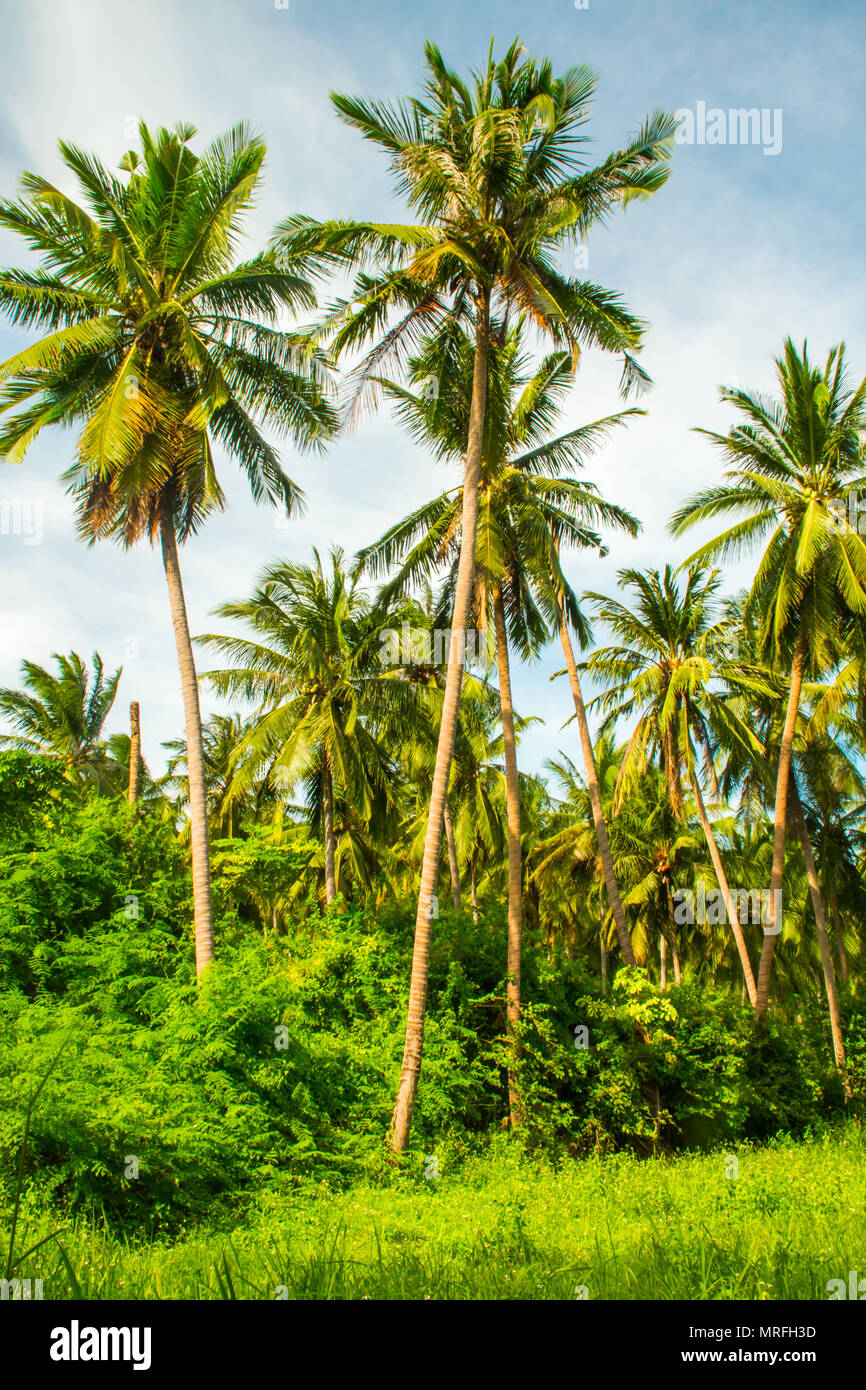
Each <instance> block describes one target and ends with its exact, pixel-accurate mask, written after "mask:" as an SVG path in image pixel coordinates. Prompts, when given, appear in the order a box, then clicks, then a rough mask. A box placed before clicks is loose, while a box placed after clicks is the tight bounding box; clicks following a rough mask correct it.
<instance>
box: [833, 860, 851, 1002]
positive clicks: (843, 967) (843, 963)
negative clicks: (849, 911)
mask: <svg viewBox="0 0 866 1390" xmlns="http://www.w3.org/2000/svg"><path fill="white" fill-rule="evenodd" d="M830 910H831V912H832V913H833V925H834V927H835V929H836V947H837V949H838V951H839V969H840V971H841V972H842V983H843V984H844V985H847V983H848V952H847V951H846V950H845V938H844V936H843V933H842V918H841V917H840V916H839V897H838V894H837V892H836V885H835V883H834V884H833V888H832V891H831V894H830Z"/></svg>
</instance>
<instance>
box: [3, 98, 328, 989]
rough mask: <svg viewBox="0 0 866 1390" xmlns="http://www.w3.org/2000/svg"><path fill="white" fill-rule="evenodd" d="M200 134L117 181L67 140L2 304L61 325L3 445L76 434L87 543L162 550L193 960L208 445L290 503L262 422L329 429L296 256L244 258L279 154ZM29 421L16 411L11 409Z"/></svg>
mask: <svg viewBox="0 0 866 1390" xmlns="http://www.w3.org/2000/svg"><path fill="white" fill-rule="evenodd" d="M194 135H195V131H194V129H193V128H192V127H191V126H177V127H175V128H174V129H173V130H165V129H162V130H159V131H157V132H155V133H151V131H149V130H148V128H147V127H146V126H145V125H144V124H142V125H140V126H139V138H140V143H141V149H140V151H139V152H136V151H129V152H128V153H127V154H126V155H125V156H124V158H123V161H122V163H121V165H120V169H121V176H120V177H118V175H116V174H113V173H111V172H109V171H108V170H107V169H106V168H105V167H104V166H103V165H102V164H101V162H100V161H99V159H98V158H97V157H96V156H95V155H92V154H87V153H85V152H83V151H82V150H79V149H77V148H75V147H74V146H72V145H69V144H66V143H63V142H61V144H60V153H61V155H62V157H63V161H64V164H65V165H66V168H67V169H68V171H69V173H70V174H71V175H72V176H73V178H74V179H75V180H76V181H77V183H78V185H79V187H80V189H81V201H80V202H75V201H73V199H72V198H70V197H69V196H68V195H67V194H66V193H64V192H63V191H62V190H61V189H59V188H56V187H55V186H54V185H53V184H51V183H49V182H48V181H47V180H46V179H43V178H40V177H39V176H38V175H36V174H25V175H24V176H23V180H22V183H23V196H22V198H21V199H20V200H19V201H17V202H8V201H7V202H2V203H0V226H2V227H5V228H6V229H8V230H10V231H13V232H17V233H18V234H19V235H21V236H22V237H23V238H24V239H25V241H26V242H27V243H28V244H29V246H30V247H31V248H32V249H33V250H34V251H36V252H37V253H38V254H39V255H40V257H41V259H42V268H40V269H39V270H35V271H33V270H6V271H3V272H0V308H2V309H3V310H5V312H6V313H7V315H9V316H10V317H11V319H12V321H13V322H14V323H18V324H20V325H21V326H22V327H27V328H32V327H38V328H40V329H49V330H51V331H50V332H48V334H47V336H45V337H42V338H40V339H39V341H38V342H36V343H34V344H32V345H31V346H30V347H27V348H24V349H23V350H22V351H21V352H18V353H16V354H15V355H14V356H13V357H11V358H9V359H8V361H6V362H4V363H3V364H2V365H0V385H2V388H3V389H2V394H0V411H2V412H5V413H6V415H7V419H6V422H5V428H4V429H3V430H2V432H0V453H4V454H6V455H7V456H8V457H9V458H10V459H11V460H13V461H15V460H17V459H20V458H21V457H22V456H23V454H24V453H25V451H26V450H27V448H28V447H29V446H30V444H31V443H32V442H33V440H34V439H35V438H36V436H37V435H38V434H39V432H40V431H41V430H42V429H44V428H45V427H46V426H48V425H63V426H73V425H77V426H80V432H79V435H78V445H77V451H76V456H75V461H74V463H73V465H72V467H71V468H70V469H69V470H68V472H67V474H66V475H65V476H66V480H67V481H68V482H69V485H70V490H71V491H72V492H73V493H74V495H75V497H76V499H77V501H78V504H79V524H80V529H81V533H82V535H83V536H84V537H85V538H86V539H87V540H88V541H89V542H93V541H94V540H96V539H98V538H100V537H106V536H109V537H112V538H114V539H116V540H117V541H119V542H120V544H121V545H123V546H125V547H126V546H131V545H133V544H134V543H135V542H136V541H138V540H139V539H140V538H141V537H143V536H146V537H147V538H148V539H149V540H150V541H151V543H154V542H155V541H156V540H157V539H158V540H159V542H160V546H161V550H162V560H163V567H164V570H165V576H166V582H167V585H168V593H169V602H170V607H171V615H172V624H173V628H174V636H175V643H176V646H177V655H178V664H179V667H180V675H181V686H182V691H183V702H184V715H185V721H186V743H187V750H188V753H187V756H188V759H189V780H190V813H191V840H192V874H193V896H194V913H195V949H196V970H197V972H198V973H199V974H201V972H202V971H203V970H204V968H205V967H206V965H207V964H208V962H209V961H210V960H211V959H212V957H213V953H214V943H213V915H212V908H211V894H210V863H209V850H208V838H207V809H206V787H205V774H204V754H203V749H202V736H201V714H200V709H199V700H198V687H197V683H196V673H195V662H194V660H193V652H192V646H191V644H190V638H189V625H188V621H187V614H186V605H185V601H184V595H183V585H182V582H181V573H180V564H179V560H178V541H181V542H183V541H185V540H186V539H187V538H188V537H189V536H190V535H192V534H193V533H194V532H195V531H197V530H198V528H199V527H200V526H201V525H202V523H203V522H204V520H205V518H206V517H207V516H208V515H209V513H210V512H212V511H214V510H215V509H220V508H222V507H224V506H225V496H224V494H223V491H222V489H221V487H220V484H219V480H218V478H217V473H216V467H215V459H214V445H218V446H219V447H220V448H222V449H223V450H225V452H226V453H228V454H229V455H231V456H232V457H233V458H234V459H235V460H236V461H237V462H238V463H239V464H240V466H241V468H242V469H243V470H244V472H245V473H246V475H247V478H248V480H249V484H250V488H251V490H252V493H253V496H254V498H255V499H256V500H257V501H259V500H268V501H269V502H272V503H277V504H279V505H281V506H284V507H285V509H286V511H287V512H291V511H292V510H293V509H295V508H296V507H297V506H298V504H299V501H300V496H299V493H298V490H297V488H296V487H295V486H294V484H293V483H292V482H291V480H290V479H289V478H288V477H287V476H286V474H285V473H284V472H283V470H282V468H281V467H280V463H279V459H278V456H277V454H276V452H275V450H274V449H273V447H272V446H271V444H269V443H268V442H267V440H266V439H265V438H264V436H263V435H262V434H261V433H260V430H259V427H258V424H257V423H256V421H257V420H267V421H268V422H269V423H270V424H271V425H273V426H274V427H276V428H277V429H279V430H281V431H283V432H286V433H288V434H289V435H290V436H291V437H292V438H293V439H294V440H295V441H296V442H298V443H301V444H309V443H318V442H320V441H322V440H323V439H324V438H325V437H326V436H327V434H328V433H329V432H330V431H331V430H332V428H333V426H334V422H335V420H334V412H333V409H332V407H331V406H330V405H329V403H328V401H327V399H326V397H325V394H324V389H323V373H322V368H321V364H320V362H319V359H318V357H317V356H316V355H315V354H314V353H311V350H310V349H309V347H308V346H306V347H305V346H304V345H303V344H302V342H301V340H300V339H299V338H298V337H297V335H293V334H291V333H286V332H282V331H280V330H278V328H277V327H276V326H275V325H276V323H277V320H278V317H279V316H280V315H281V314H283V313H284V312H286V311H288V312H290V313H296V312H297V311H298V310H300V309H304V310H309V309H310V308H311V307H312V306H313V304H314V303H315V299H314V295H313V291H312V288H311V285H310V282H309V280H308V279H307V278H306V277H305V275H304V273H303V272H304V269H305V266H306V262H305V261H304V260H303V259H302V258H298V259H296V260H295V261H294V262H292V263H289V262H288V260H287V259H286V258H285V257H284V258H283V259H282V260H281V261H280V262H279V263H278V262H277V261H276V260H275V258H274V257H273V256H272V255H264V254H261V255H258V256H255V257H254V258H253V259H251V260H246V261H243V262H237V261H236V259H235V249H236V246H237V244H238V241H239V239H240V236H241V233H242V228H243V217H244V214H245V213H246V211H247V210H248V209H249V207H250V205H251V203H252V201H253V198H254V195H255V191H256V187H257V184H258V182H259V178H260V173H261V167H262V161H263V159H264V156H265V146H264V143H263V142H262V140H261V139H260V138H259V137H258V136H256V135H254V134H252V133H251V132H250V131H249V130H248V129H247V127H245V126H243V125H238V126H236V127H234V129H232V130H231V131H230V132H229V133H228V134H227V135H225V136H223V137H221V138H220V139H218V140H215V141H214V142H213V143H212V144H211V145H209V146H208V147H207V148H206V149H205V150H204V151H203V153H202V154H201V155H196V154H195V153H194V152H193V150H192V148H191V146H190V141H191V140H192V138H193V137H194ZM11 411H16V412H17V413H15V414H13V415H10V414H9V412H11Z"/></svg>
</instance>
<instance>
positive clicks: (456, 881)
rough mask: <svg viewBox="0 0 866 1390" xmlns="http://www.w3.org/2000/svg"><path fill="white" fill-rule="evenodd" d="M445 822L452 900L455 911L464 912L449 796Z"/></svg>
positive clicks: (446, 802)
mask: <svg viewBox="0 0 866 1390" xmlns="http://www.w3.org/2000/svg"><path fill="white" fill-rule="evenodd" d="M442 819H443V821H444V824H445V842H446V844H447V845H448V869H449V871H450V873H451V901H452V902H453V904H454V910H455V912H462V910H463V899H462V898H461V896H460V865H459V864H458V862H457V845H456V843H455V840H454V822H453V821H452V819H451V807H450V806H449V805H448V798H447V796H446V798H445V807H444V810H443V813H442Z"/></svg>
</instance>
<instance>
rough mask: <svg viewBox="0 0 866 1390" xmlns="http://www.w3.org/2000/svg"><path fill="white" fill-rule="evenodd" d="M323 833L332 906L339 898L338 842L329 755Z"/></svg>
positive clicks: (327, 894) (324, 783)
mask: <svg viewBox="0 0 866 1390" xmlns="http://www.w3.org/2000/svg"><path fill="white" fill-rule="evenodd" d="M322 832H323V837H324V841H325V902H326V903H327V904H328V905H329V906H330V904H331V903H332V902H333V901H334V899H335V898H336V896H337V870H336V863H337V842H336V839H335V837H334V782H333V778H332V777H331V769H330V767H329V765H328V757H327V754H325V760H324V763H323V765H322Z"/></svg>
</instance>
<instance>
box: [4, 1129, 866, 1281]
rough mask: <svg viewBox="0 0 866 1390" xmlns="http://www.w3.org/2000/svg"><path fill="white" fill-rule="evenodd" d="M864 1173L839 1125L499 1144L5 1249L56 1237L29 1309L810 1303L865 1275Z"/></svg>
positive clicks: (863, 1152)
mask: <svg viewBox="0 0 866 1390" xmlns="http://www.w3.org/2000/svg"><path fill="white" fill-rule="evenodd" d="M864 1158H866V1144H864V1140H863V1137H862V1134H861V1133H860V1132H859V1130H857V1129H856V1128H853V1127H851V1128H849V1129H848V1130H847V1131H845V1132H844V1133H840V1134H837V1135H836V1136H834V1137H831V1138H822V1139H820V1140H816V1141H814V1142H804V1143H798V1144H794V1143H791V1142H786V1143H780V1144H775V1145H771V1146H769V1147H765V1148H753V1149H752V1148H740V1149H738V1150H735V1151H732V1152H731V1153H730V1154H724V1153H721V1152H720V1153H716V1154H711V1155H699V1156H698V1155H687V1156H684V1157H679V1158H676V1159H670V1160H654V1161H638V1160H636V1159H634V1158H630V1157H624V1156H623V1157H613V1158H603V1159H597V1160H596V1159H591V1160H584V1161H579V1162H578V1161H576V1162H573V1163H569V1164H568V1165H566V1166H565V1167H563V1168H561V1169H554V1168H552V1167H550V1166H548V1165H547V1164H544V1163H539V1162H535V1161H531V1160H529V1159H525V1158H521V1157H519V1156H518V1155H517V1154H516V1153H514V1152H513V1151H509V1150H508V1148H507V1146H506V1145H505V1144H503V1145H502V1146H500V1147H498V1148H497V1151H495V1152H492V1153H489V1154H487V1155H486V1156H485V1157H483V1158H476V1159H472V1160H470V1161H468V1162H466V1163H464V1164H463V1165H462V1167H461V1168H460V1169H459V1170H457V1171H451V1172H449V1171H448V1167H447V1165H445V1164H443V1167H442V1170H441V1176H440V1178H439V1180H438V1181H436V1182H434V1181H432V1180H425V1179H424V1178H423V1176H417V1177H409V1176H405V1177H399V1178H397V1179H395V1180H394V1181H393V1182H392V1183H389V1184H388V1185H385V1186H374V1185H369V1186H363V1187H355V1188H353V1189H352V1190H350V1191H346V1192H338V1193H334V1192H331V1191H328V1190H325V1189H320V1190H317V1191H316V1190H309V1191H305V1192H302V1193H301V1192H299V1193H295V1194H292V1195H291V1196H277V1195H275V1194H272V1193H271V1194H264V1195H263V1196H262V1197H261V1199H260V1200H259V1202H258V1204H257V1207H256V1209H255V1210H252V1211H250V1212H249V1213H248V1214H247V1215H246V1217H245V1219H244V1221H243V1223H242V1224H240V1225H238V1226H237V1227H235V1228H234V1229H230V1228H228V1227H227V1228H226V1229H225V1230H215V1229H208V1228H205V1227H199V1228H197V1229H196V1230H195V1231H194V1232H189V1233H187V1234H186V1235H185V1236H183V1237H181V1238H179V1239H177V1240H175V1241H173V1242H171V1243H169V1242H165V1241H155V1242H150V1243H143V1242H137V1241H135V1240H132V1239H119V1238H117V1237H116V1236H113V1235H111V1234H109V1233H107V1232H106V1231H102V1230H99V1229H97V1228H96V1227H94V1226H92V1225H88V1224H86V1223H84V1222H81V1221H79V1222H77V1223H74V1224H72V1223H68V1224H63V1223H61V1224H60V1225H57V1224H56V1223H55V1224H54V1225H53V1226H48V1225H46V1224H45V1222H44V1219H43V1220H39V1221H36V1222H34V1221H33V1220H30V1221H29V1222H28V1223H27V1226H28V1228H27V1230H26V1232H22V1231H21V1230H20V1229H19V1234H18V1238H17V1240H16V1248H17V1249H18V1250H19V1251H21V1252H23V1251H24V1250H25V1249H26V1248H27V1247H28V1246H30V1245H32V1244H33V1243H34V1242H35V1241H36V1240H39V1239H40V1238H41V1237H43V1236H44V1235H46V1234H48V1232H49V1230H56V1231H57V1232H58V1237H59V1241H60V1244H61V1245H62V1249H63V1254H61V1251H60V1249H59V1248H58V1244H57V1242H55V1241H54V1240H50V1241H49V1242H48V1243H47V1244H46V1245H44V1246H42V1247H40V1249H39V1250H37V1251H35V1252H34V1253H33V1254H32V1255H30V1256H28V1258H27V1259H26V1260H24V1262H23V1263H22V1265H21V1266H20V1267H19V1268H18V1269H17V1270H16V1274H18V1275H19V1276H21V1277H27V1276H30V1277H31V1278H42V1280H43V1296H44V1297H45V1298H68V1297H83V1298H88V1299H103V1298H130V1299H148V1298H197V1299H210V1298H249V1299H274V1298H278V1297H281V1298H285V1297H288V1298H291V1299H361V1298H365V1297H368V1298H375V1299H386V1298H391V1299H424V1298H430V1299H574V1298H589V1299H618V1298H627V1299H731V1298H744V1299H757V1300H761V1299H781V1298H794V1299H824V1298H826V1297H827V1291H826V1285H827V1281H828V1280H829V1279H832V1278H845V1279H847V1276H848V1271H849V1270H852V1269H856V1270H860V1271H863V1273H866V1163H864ZM732 1159H736V1163H734V1162H733V1161H732ZM7 1238H8V1225H7ZM4 1245H5V1240H4ZM49 1251H50V1252H51V1253H50V1254H49V1253H48V1252H49ZM64 1257H65V1258H64ZM67 1261H68V1263H67Z"/></svg>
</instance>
